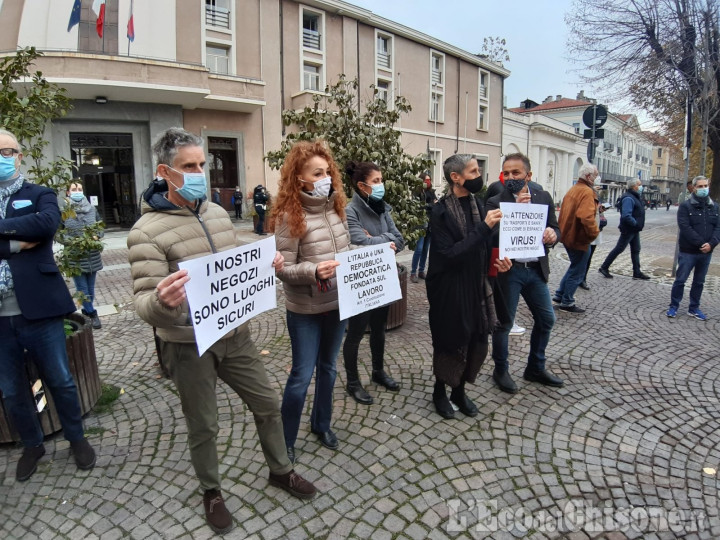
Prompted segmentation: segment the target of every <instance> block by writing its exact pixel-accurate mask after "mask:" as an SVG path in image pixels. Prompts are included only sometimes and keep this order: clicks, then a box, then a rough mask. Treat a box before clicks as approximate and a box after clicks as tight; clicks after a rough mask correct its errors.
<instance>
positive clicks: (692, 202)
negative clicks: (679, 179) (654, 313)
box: [665, 176, 720, 321]
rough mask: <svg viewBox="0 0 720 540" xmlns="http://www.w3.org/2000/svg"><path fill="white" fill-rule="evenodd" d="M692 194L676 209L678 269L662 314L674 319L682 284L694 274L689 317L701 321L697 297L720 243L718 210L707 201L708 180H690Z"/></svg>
mask: <svg viewBox="0 0 720 540" xmlns="http://www.w3.org/2000/svg"><path fill="white" fill-rule="evenodd" d="M692 189H693V193H692V194H691V195H690V196H689V197H688V198H686V199H685V201H684V202H683V203H682V204H681V205H680V207H679V208H678V214H677V222H678V229H679V230H680V236H679V237H678V247H679V252H678V267H677V274H676V275H675V283H673V287H672V292H671V293H670V307H668V310H667V312H666V313H665V314H666V315H667V316H668V317H670V318H675V316H676V315H677V310H678V308H679V307H680V302H681V301H682V297H683V289H684V288H685V282H686V281H687V278H688V277H689V276H690V272H693V281H692V286H691V287H690V305H689V307H688V315H690V316H691V317H695V318H696V319H699V320H701V321H705V320H707V316H706V315H705V314H704V313H703V312H702V311H700V296H701V295H702V291H703V287H704V285H705V276H706V275H707V272H708V268H709V267H710V259H711V258H712V252H713V250H714V249H715V246H717V245H718V243H720V215H719V214H720V209H719V208H718V204H717V203H714V202H713V201H712V200H711V199H710V196H709V195H710V188H709V182H708V179H707V178H705V177H704V176H696V177H695V178H693V180H692Z"/></svg>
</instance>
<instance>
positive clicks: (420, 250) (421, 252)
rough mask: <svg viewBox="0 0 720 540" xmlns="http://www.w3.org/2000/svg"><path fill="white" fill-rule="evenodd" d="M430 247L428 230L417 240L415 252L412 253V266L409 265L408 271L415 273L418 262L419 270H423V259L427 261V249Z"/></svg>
mask: <svg viewBox="0 0 720 540" xmlns="http://www.w3.org/2000/svg"><path fill="white" fill-rule="evenodd" d="M429 249H430V231H427V232H426V233H425V236H421V237H420V240H418V243H417V246H415V253H413V258H412V266H411V267H410V273H411V274H415V273H416V270H417V269H418V263H420V271H421V272H424V271H425V261H427V256H428V251H429Z"/></svg>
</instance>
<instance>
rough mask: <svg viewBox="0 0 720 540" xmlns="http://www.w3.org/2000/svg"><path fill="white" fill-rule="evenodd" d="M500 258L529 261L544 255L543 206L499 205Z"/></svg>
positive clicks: (544, 224)
mask: <svg viewBox="0 0 720 540" xmlns="http://www.w3.org/2000/svg"><path fill="white" fill-rule="evenodd" d="M500 210H501V211H502V216H503V217H502V219H501V220H500V258H501V259H502V258H504V257H508V258H510V259H529V258H532V257H542V256H543V255H545V247H544V246H543V241H542V239H543V233H544V232H545V227H546V224H547V210H548V209H547V206H545V205H544V204H525V203H500Z"/></svg>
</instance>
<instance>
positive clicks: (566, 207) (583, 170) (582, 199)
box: [553, 163, 600, 313]
mask: <svg viewBox="0 0 720 540" xmlns="http://www.w3.org/2000/svg"><path fill="white" fill-rule="evenodd" d="M578 174H579V178H578V181H577V183H576V184H575V185H574V186H573V187H571V188H570V191H568V192H567V194H566V195H565V198H563V202H562V206H561V207H560V217H559V218H558V224H559V226H560V238H561V241H562V243H563V245H564V246H565V251H566V252H567V254H568V259H569V260H570V266H569V267H568V269H567V271H566V272H565V275H564V276H563V278H562V280H560V286H559V287H558V289H557V290H556V291H555V296H554V297H553V302H555V303H557V304H559V305H558V309H561V310H563V311H567V312H568V313H584V312H585V310H584V309H583V308H581V307H579V306H576V305H575V291H577V288H578V286H579V285H580V283H581V282H582V281H583V278H584V276H585V269H586V268H587V262H588V258H589V257H590V242H592V241H593V240H595V238H597V235H598V234H599V233H600V229H599V227H598V224H597V220H596V215H597V204H598V199H597V194H596V193H595V190H594V189H593V185H594V182H595V179H596V178H597V177H598V176H599V173H598V170H597V167H596V166H595V165H593V164H590V163H589V164H587V165H583V166H582V167H580V171H579V172H578Z"/></svg>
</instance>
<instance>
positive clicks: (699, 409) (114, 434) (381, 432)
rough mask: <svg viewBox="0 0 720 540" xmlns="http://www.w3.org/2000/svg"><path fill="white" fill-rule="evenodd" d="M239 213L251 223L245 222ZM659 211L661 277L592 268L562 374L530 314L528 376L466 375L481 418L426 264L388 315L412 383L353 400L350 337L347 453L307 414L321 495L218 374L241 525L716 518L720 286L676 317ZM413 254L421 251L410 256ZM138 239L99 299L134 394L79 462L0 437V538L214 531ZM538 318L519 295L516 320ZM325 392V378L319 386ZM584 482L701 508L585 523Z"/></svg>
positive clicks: (307, 471) (551, 530) (702, 533)
mask: <svg viewBox="0 0 720 540" xmlns="http://www.w3.org/2000/svg"><path fill="white" fill-rule="evenodd" d="M239 228H240V229H241V232H242V234H243V235H244V236H245V238H247V239H248V240H251V239H252V238H253V236H252V234H251V233H250V232H249V231H250V229H249V226H248V225H247V224H245V223H243V224H240V225H239ZM658 229H660V230H658ZM658 229H652V230H649V231H648V232H647V235H645V233H644V236H643V267H644V269H645V270H646V271H648V273H652V274H653V276H655V277H654V279H653V280H652V281H649V282H640V281H633V280H631V279H629V278H623V277H622V276H619V277H618V278H616V279H613V280H606V279H604V278H603V277H602V276H600V275H599V274H598V273H597V272H596V271H595V270H594V269H593V271H591V274H590V276H589V283H590V285H591V290H590V291H589V292H585V291H578V296H577V300H578V304H580V305H582V306H584V307H586V308H587V309H588V311H587V313H586V314H585V315H584V316H574V315H571V314H567V313H564V312H561V313H558V320H557V323H556V326H555V329H554V330H553V335H552V339H551V341H550V345H549V349H548V358H549V361H548V367H549V368H551V369H552V371H553V372H555V373H556V374H558V375H560V376H561V377H562V378H563V379H565V381H566V385H565V387H564V388H562V389H558V390H553V389H548V388H545V387H542V386H540V385H537V384H532V383H527V382H525V381H523V380H522V371H523V368H524V364H525V361H524V358H525V357H526V355H527V352H528V348H529V331H528V332H527V333H526V334H525V335H523V336H520V337H511V373H512V375H513V377H514V378H515V380H516V381H517V383H518V385H519V387H520V392H519V393H518V394H515V395H508V394H503V393H502V392H500V391H499V390H497V389H496V388H495V387H494V385H493V384H492V381H491V378H490V375H491V371H492V365H491V362H488V364H486V366H484V367H483V370H482V372H481V374H480V377H479V378H478V381H477V384H476V385H474V386H472V387H470V388H469V395H470V396H471V398H472V399H473V400H474V401H475V402H476V403H477V405H478V407H479V408H480V414H479V415H478V416H477V417H476V418H466V417H464V416H462V415H461V414H460V413H459V412H458V413H457V415H458V418H457V419H455V420H450V421H444V420H442V419H441V418H440V417H439V416H438V415H437V414H436V413H435V412H434V410H433V407H432V403H431V392H432V384H433V379H432V369H431V351H432V346H431V342H430V332H429V329H428V317H427V299H426V297H425V287H424V284H423V282H422V281H421V282H420V283H419V284H411V283H408V318H407V322H406V323H405V324H404V325H403V326H402V327H401V328H399V329H397V330H395V331H392V332H389V333H388V336H387V347H386V348H387V365H388V366H389V370H390V372H391V373H392V375H393V376H394V377H395V378H396V379H398V380H399V381H400V382H401V383H402V388H401V390H400V391H399V392H397V393H392V392H387V391H383V390H382V389H381V388H379V387H378V386H377V385H375V384H371V383H368V384H367V386H366V388H367V389H368V391H369V392H370V393H371V394H372V395H373V397H374V398H375V403H374V404H373V405H371V406H369V407H368V406H362V405H358V404H356V403H355V402H354V401H353V400H352V399H350V398H349V397H348V396H347V395H346V394H345V392H344V390H343V386H344V383H345V375H344V370H343V368H342V356H341V357H340V359H339V360H338V380H337V384H336V386H335V396H334V407H335V408H334V419H333V429H334V430H335V432H336V433H337V435H338V439H339V440H340V448H339V450H338V451H336V452H333V451H331V450H328V449H326V448H324V447H321V446H320V445H319V444H318V442H317V441H316V438H315V436H313V435H312V434H310V433H309V426H308V416H307V412H308V411H307V410H306V414H305V415H304V417H303V424H302V426H301V431H300V436H299V439H298V442H297V455H298V460H299V463H298V464H297V467H296V468H297V470H298V471H299V472H300V473H301V474H303V475H305V476H306V477H307V478H309V479H310V480H312V481H313V482H315V484H316V485H317V487H318V488H319V490H320V492H321V493H320V494H319V496H318V497H316V498H315V499H314V500H313V501H310V502H306V501H300V500H298V499H295V498H293V497H291V496H289V495H288V494H287V493H285V492H283V491H281V490H279V489H277V488H274V487H270V486H269V485H268V482H267V473H268V471H267V467H266V465H265V463H264V459H263V455H262V452H261V449H260V446H259V444H258V440H257V436H256V435H257V434H256V429H255V425H254V423H253V420H252V415H251V414H250V413H249V411H248V410H247V407H245V405H244V404H243V403H242V402H241V401H240V400H239V398H237V396H235V395H234V394H233V393H232V392H230V391H229V388H228V387H227V386H225V385H224V384H223V383H220V384H219V385H218V392H217V395H218V411H219V416H220V434H219V437H218V448H219V452H220V457H221V473H222V475H223V478H224V480H223V486H222V488H223V491H224V493H225V496H226V501H227V504H228V506H229V509H230V510H231V512H232V513H233V515H234V517H235V521H236V528H235V529H234V530H233V531H232V532H231V533H230V534H228V535H226V538H257V539H263V540H265V539H274V538H292V539H302V538H331V539H332V538H373V539H413V540H416V539H423V538H433V539H442V538H485V537H487V538H522V537H528V538H534V539H541V538H572V539H586V538H607V539H623V538H651V539H654V538H675V537H685V538H708V539H710V538H718V537H720V516H719V515H718V513H719V512H718V508H719V506H720V505H719V504H718V487H719V486H720V480H719V479H718V474H717V472H703V469H704V468H711V469H714V470H715V471H717V470H718V468H720V467H719V465H720V402H719V399H720V364H719V363H718V350H719V347H718V345H719V343H718V335H719V330H720V322H719V321H720V291H719V290H718V288H717V287H716V286H715V285H711V287H709V288H710V289H714V290H708V291H706V293H705V295H704V297H703V307H704V308H705V310H706V312H707V314H708V315H709V316H710V319H709V320H708V321H707V322H700V321H697V320H695V319H692V318H690V317H688V316H686V315H684V312H682V313H683V314H682V315H679V316H678V318H677V319H675V320H668V319H667V317H665V314H664V310H665V308H666V306H667V302H668V300H669V292H670V290H669V286H668V284H667V283H668V280H667V278H665V277H664V276H663V274H664V273H666V272H667V269H665V270H664V271H663V270H662V269H661V268H660V266H657V267H652V263H653V261H656V260H664V259H663V257H664V256H665V255H664V254H663V253H664V250H665V251H666V250H667V246H665V244H666V243H667V238H670V239H672V238H673V236H674V232H673V231H672V226H671V225H670V226H660V227H658ZM607 231H608V234H606V240H605V243H604V244H603V245H602V246H601V247H600V248H599V251H598V252H597V253H596V255H595V258H594V260H593V267H594V268H596V267H597V266H598V265H599V264H600V263H601V262H602V260H603V257H604V254H605V253H607V251H608V250H609V249H610V248H612V246H613V245H614V238H616V233H613V232H612V228H611V227H608V229H607ZM663 238H665V240H663ZM669 249H670V250H671V249H672V242H671V245H670V248H669ZM563 251H564V250H563V249H562V247H561V246H558V248H557V249H556V250H555V251H554V255H553V257H552V263H551V264H552V279H551V284H550V286H551V287H555V286H557V283H558V281H559V279H560V278H561V277H562V274H563V272H564V270H565V268H566V266H567V264H566V262H565V258H564V257H563ZM671 255H672V251H670V256H671ZM410 256H411V254H410V253H407V252H406V253H405V254H403V255H402V257H401V260H404V261H409V258H410ZM126 257H127V250H126V249H124V248H122V247H121V243H120V244H118V245H115V246H114V249H108V250H106V252H105V253H104V259H105V262H106V270H104V271H103V272H102V273H101V275H100V276H99V279H98V289H99V290H98V297H99V298H98V303H106V304H115V305H116V307H117V308H118V309H119V313H118V314H117V315H113V316H107V317H103V321H102V322H103V328H102V330H100V331H97V332H96V334H95V343H96V348H97V355H98V362H99V367H100V374H101V377H102V379H103V381H104V382H105V383H109V384H113V385H117V386H120V387H122V388H123V389H124V393H123V394H122V395H121V396H120V398H119V399H118V400H117V401H116V402H115V403H114V404H113V406H112V410H111V411H110V412H107V413H102V414H97V413H91V414H89V415H88V416H87V417H86V418H85V426H86V430H87V431H88V433H89V438H90V441H91V442H92V444H93V446H94V447H95V448H96V450H97V452H98V461H97V466H96V467H95V468H94V469H93V470H92V471H89V472H84V471H78V470H77V469H76V467H75V465H74V462H73V461H72V457H71V456H70V453H69V445H68V443H67V442H66V441H65V440H64V439H63V438H62V437H61V436H54V437H50V438H48V440H47V441H46V443H45V446H46V448H47V455H46V457H44V458H43V460H42V461H41V462H40V465H39V468H38V471H37V472H36V473H35V475H34V476H33V477H32V478H31V480H30V481H28V482H26V483H18V482H16V481H15V476H14V473H15V467H16V464H17V460H18V458H19V455H20V450H19V449H18V448H17V447H16V446H14V445H5V446H3V447H0V482H1V484H0V501H2V504H1V505H0V537H2V538H42V539H46V538H47V539H50V538H71V539H82V540H90V539H94V538H101V539H111V538H123V537H130V538H137V539H143V538H188V539H189V538H193V539H195V538H197V539H203V538H210V537H212V536H213V533H212V531H211V530H210V529H209V528H208V527H207V525H206V524H205V521H204V516H203V512H202V495H201V493H200V491H199V489H198V483H197V481H196V479H195V477H194V474H193V471H192V467H191V465H190V460H189V453H188V450H187V445H186V442H187V431H186V427H185V422H184V419H183V415H182V412H181V407H180V401H179V399H178V396H177V393H176V392H175V390H174V388H173V386H172V383H171V382H170V381H168V380H166V379H164V378H162V376H161V375H160V372H159V369H158V365H157V357H156V354H155V351H154V346H153V343H152V332H151V329H150V328H149V327H148V326H147V325H146V324H145V323H143V322H142V321H141V320H139V319H138V317H137V316H136V314H135V312H134V310H133V305H132V284H131V280H130V276H129V271H128V269H127V265H126V260H127V259H126ZM625 259H626V260H625ZM717 262H720V261H717V260H716V263H717ZM629 264H630V263H629V254H628V253H626V254H623V255H621V257H620V258H619V259H618V261H617V262H616V264H615V265H613V268H612V270H613V272H615V273H619V274H622V273H625V274H626V275H629V274H630V272H627V270H628V269H629ZM714 268H715V266H714ZM282 298H283V297H282V292H281V291H279V294H278V301H279V307H278V309H277V310H274V311H272V312H269V313H266V314H263V315H262V316H260V317H258V318H257V319H255V320H253V321H252V323H251V328H252V334H253V336H254V338H255V340H256V343H257V346H258V349H261V350H266V351H268V353H269V354H267V355H265V356H264V359H265V361H266V365H267V370H268V374H269V376H270V380H271V383H272V385H273V387H274V388H276V389H277V391H278V394H280V393H281V391H282V388H283V385H284V383H285V381H286V379H287V374H288V372H289V369H290V362H291V352H290V340H289V338H288V334H287V329H286V326H285V311H284V306H283V301H282ZM686 301H687V300H686ZM530 321H531V317H530V314H529V312H528V310H527V307H526V306H525V305H524V304H523V303H521V307H520V310H519V313H518V322H519V323H520V324H522V325H523V326H529V323H530ZM369 364H370V359H369V348H368V344H367V340H365V341H364V342H363V344H362V347H361V365H362V371H361V378H362V380H363V381H368V380H369V372H368V369H369ZM312 393H313V387H312V386H311V388H310V395H309V396H308V403H309V402H310V401H311V400H312V398H313V395H312ZM570 501H574V503H575V504H576V505H577V504H578V501H579V502H580V504H585V505H588V506H592V507H593V508H596V509H598V508H599V509H600V510H602V511H604V512H605V514H608V513H610V514H612V515H616V514H617V515H620V514H622V513H623V512H625V513H626V514H624V515H630V516H632V515H633V514H631V511H637V512H640V511H643V510H644V509H648V508H650V507H652V508H655V509H656V510H658V511H664V512H669V511H671V510H674V511H676V514H677V515H681V516H682V518H683V519H684V520H685V521H683V522H681V523H680V525H679V526H677V527H679V528H675V529H674V532H673V531H672V530H666V531H658V530H657V529H658V528H661V529H667V528H668V527H667V526H668V523H667V522H664V524H663V523H662V522H657V521H656V522H654V524H653V523H650V522H647V521H646V522H642V520H640V522H638V523H639V524H638V523H636V525H635V526H634V527H627V526H624V527H623V526H622V523H621V522H620V524H618V522H617V521H615V522H611V523H610V525H611V526H610V527H603V523H606V522H601V523H600V524H599V525H598V523H595V524H594V525H585V526H583V525H582V522H579V526H574V523H568V522H567V520H566V519H565V520H558V518H557V516H562V515H567V513H568V504H569V502H570ZM486 506H487V507H489V508H491V509H494V510H493V511H492V513H493V514H494V515H496V516H497V517H498V518H500V517H501V515H502V516H506V517H507V516H508V515H509V516H512V517H513V519H510V520H507V519H498V523H495V524H494V525H493V524H492V522H488V521H487V520H486V519H485V517H484V514H482V512H481V509H482V508H485V507H486ZM605 514H603V515H605ZM488 524H489V526H488V527H486V525H488ZM558 524H559V529H558ZM657 525H660V527H658V526H657ZM563 527H564V528H563ZM488 528H489V529H493V528H494V529H495V530H494V531H487V529H488ZM698 529H699V530H698Z"/></svg>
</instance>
